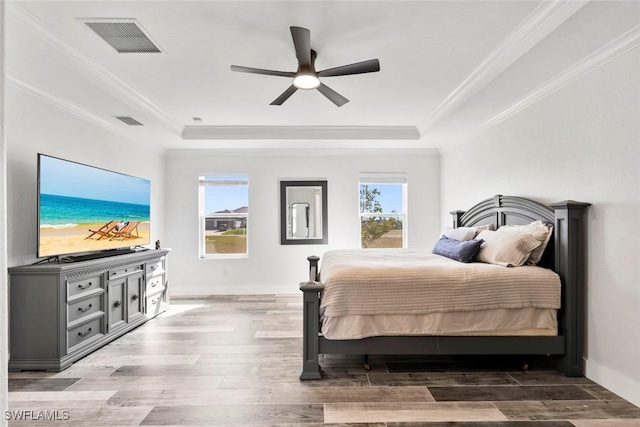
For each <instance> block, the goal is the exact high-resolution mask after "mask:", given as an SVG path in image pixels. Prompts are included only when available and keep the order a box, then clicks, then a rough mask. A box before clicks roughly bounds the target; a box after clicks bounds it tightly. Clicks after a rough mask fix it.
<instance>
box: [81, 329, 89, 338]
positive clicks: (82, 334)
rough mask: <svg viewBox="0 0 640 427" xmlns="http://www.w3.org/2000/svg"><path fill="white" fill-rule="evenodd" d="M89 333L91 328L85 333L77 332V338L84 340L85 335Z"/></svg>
mask: <svg viewBox="0 0 640 427" xmlns="http://www.w3.org/2000/svg"><path fill="white" fill-rule="evenodd" d="M90 333H91V328H89V329H88V330H87V332H85V333H82V332H78V336H79V337H82V338H84V337H86V336H87V335H89V334H90Z"/></svg>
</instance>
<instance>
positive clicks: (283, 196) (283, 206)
mask: <svg viewBox="0 0 640 427" xmlns="http://www.w3.org/2000/svg"><path fill="white" fill-rule="evenodd" d="M289 187H320V188H321V189H322V198H321V200H322V237H321V238H319V239H314V238H307V239H290V238H288V237H287V213H288V211H289V209H288V206H287V188H289ZM328 212H329V210H328V208H327V181H280V244H281V245H326V244H327V243H328V241H329V236H328V231H329V225H328V224H329V221H328V218H327V214H328Z"/></svg>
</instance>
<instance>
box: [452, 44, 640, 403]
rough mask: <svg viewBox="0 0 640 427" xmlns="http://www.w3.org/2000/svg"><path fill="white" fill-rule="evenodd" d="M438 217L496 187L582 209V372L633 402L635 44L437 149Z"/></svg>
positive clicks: (637, 338) (636, 347)
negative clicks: (439, 152) (584, 281)
mask: <svg viewBox="0 0 640 427" xmlns="http://www.w3.org/2000/svg"><path fill="white" fill-rule="evenodd" d="M441 169H442V220H443V221H447V220H448V218H446V212H448V211H450V210H453V209H464V208H468V207H470V206H471V205H472V204H474V203H475V202H477V201H479V200H481V199H483V198H486V197H490V196H493V195H495V194H504V195H517V196H524V197H530V198H533V199H536V200H539V201H542V202H545V203H551V202H557V201H561V200H566V199H573V200H578V201H582V202H589V203H592V204H593V206H591V207H590V208H589V209H588V246H587V265H586V271H587V274H586V278H587V284H586V285H587V325H586V332H587V342H586V354H585V357H586V360H587V361H586V372H587V376H588V377H589V378H591V379H593V380H595V381H596V382H598V383H599V384H601V385H603V386H605V387H607V388H610V389H611V390H613V391H614V392H616V393H618V394H620V395H621V396H623V397H625V398H627V399H628V400H630V401H632V402H633V403H635V404H636V405H640V367H639V365H638V361H639V360H640V332H639V331H640V329H639V328H638V325H640V286H639V284H640V251H638V250H637V248H636V245H637V243H638V237H639V236H640V49H638V48H636V49H635V50H632V51H630V52H628V53H627V54H625V55H624V56H622V57H618V58H617V59H615V60H614V61H613V62H610V63H608V64H606V65H605V66H603V67H601V68H599V69H596V70H595V71H592V72H591V73H589V74H587V75H586V76H584V77H582V78H581V79H579V80H578V81H575V82H573V83H571V84H570V85H568V86H565V87H564V88H562V89H560V90H559V91H557V92H555V93H553V94H551V95H550V96H548V97H546V98H544V99H543V100H542V101H540V102H538V103H537V104H535V105H533V106H531V107H529V108H528V109H526V110H524V111H521V112H519V113H518V114H516V115H515V116H513V117H511V118H510V119H508V120H507V121H505V122H502V123H500V124H498V125H496V126H495V127H493V128H491V129H489V130H488V131H486V132H485V133H484V134H482V135H480V136H478V137H476V138H475V139H473V140H472V141H469V142H467V143H465V144H463V145H460V146H458V147H457V148H455V149H452V150H450V151H445V152H444V153H443V154H442V161H441Z"/></svg>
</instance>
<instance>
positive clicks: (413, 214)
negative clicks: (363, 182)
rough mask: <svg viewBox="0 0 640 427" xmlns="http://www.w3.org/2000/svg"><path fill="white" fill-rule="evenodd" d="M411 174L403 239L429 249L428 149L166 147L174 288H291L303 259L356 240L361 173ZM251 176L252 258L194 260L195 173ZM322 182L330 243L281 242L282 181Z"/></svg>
mask: <svg viewBox="0 0 640 427" xmlns="http://www.w3.org/2000/svg"><path fill="white" fill-rule="evenodd" d="M360 172H405V173H407V174H408V179H409V183H408V191H409V195H408V198H409V211H408V227H409V236H408V244H409V246H410V247H432V246H433V242H434V241H435V240H436V238H437V236H438V233H439V231H440V227H439V220H438V218H439V213H440V206H439V199H440V193H439V188H440V182H439V174H440V171H439V157H438V155H437V154H433V153H426V152H408V153H406V154H394V152H393V151H388V152H387V153H371V154H369V155H366V154H359V155H355V154H332V155H315V156H304V155H295V154H294V153H291V154H283V153H280V154H274V153H271V154H268V153H267V152H264V153H248V154H244V155H240V154H236V155H234V154H224V153H218V154H216V153H215V152H197V153H194V152H190V151H170V152H169V154H168V156H167V177H166V180H167V224H168V225H169V226H168V227H167V230H166V236H163V237H162V238H161V240H162V242H163V245H164V244H165V243H166V246H167V247H170V248H172V250H173V252H172V253H171V254H170V265H169V268H170V274H171V277H172V279H171V286H172V293H173V294H174V295H176V294H237V293H296V292H299V291H298V284H299V282H301V281H303V280H306V279H307V277H308V263H307V260H306V258H307V256H309V255H318V256H322V255H323V254H324V252H325V251H327V250H329V249H334V248H357V247H359V245H360V222H359V216H358V207H359V205H358V201H359V189H358V174H359V173H360ZM226 173H244V174H248V175H249V257H248V258H246V259H199V258H198V176H199V175H202V174H226ZM316 179H317V180H327V181H328V183H327V185H328V191H327V193H328V201H327V203H328V211H329V213H328V221H329V223H328V225H329V233H328V234H329V236H328V237H329V244H328V245H284V246H282V245H280V216H279V203H280V202H279V200H280V194H279V191H280V190H279V181H280V180H316Z"/></svg>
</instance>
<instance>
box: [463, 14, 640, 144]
mask: <svg viewBox="0 0 640 427" xmlns="http://www.w3.org/2000/svg"><path fill="white" fill-rule="evenodd" d="M638 46H640V25H636V26H635V27H633V28H632V29H631V30H629V31H627V32H626V33H624V34H622V35H621V36H619V37H617V38H616V39H614V40H612V41H611V42H609V43H607V44H606V45H604V46H603V47H601V48H600V49H598V50H596V51H594V52H593V53H592V54H590V55H589V56H587V57H585V58H584V59H582V60H580V61H578V62H577V63H575V64H574V65H572V66H570V67H569V68H567V69H566V70H565V71H563V72H562V73H560V74H558V75H557V76H556V77H554V78H552V79H551V80H548V81H547V82H545V83H544V84H542V85H541V86H539V87H537V88H536V89H534V90H533V91H531V92H530V93H529V94H527V95H525V96H524V97H523V98H521V99H520V100H518V101H516V102H515V103H513V104H511V105H510V106H509V107H507V108H506V109H504V110H503V111H502V112H501V113H499V114H496V115H495V116H493V117H492V118H490V119H489V120H487V121H486V122H484V123H483V124H482V125H480V126H479V127H478V128H476V129H475V131H474V134H478V133H481V132H484V131H486V130H487V129H489V128H491V127H493V126H495V125H497V124H498V123H500V122H502V121H503V120H505V119H507V118H509V117H511V116H513V115H514V114H516V113H518V112H519V111H521V110H523V109H525V108H527V107H529V106H530V105H532V104H534V103H536V102H538V101H540V100H541V99H543V98H545V97H547V96H549V95H551V94H552V93H554V92H556V91H558V90H560V89H561V88H563V87H564V86H566V85H568V84H570V83H572V82H574V81H576V80H577V79H579V78H581V77H583V76H584V75H586V74H588V73H590V72H592V71H594V70H596V69H598V68H600V67H602V66H603V65H605V64H607V63H608V62H610V61H613V60H614V59H616V58H617V57H619V56H621V55H624V54H625V53H627V52H628V51H630V50H631V49H634V48H636V47H638Z"/></svg>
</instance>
